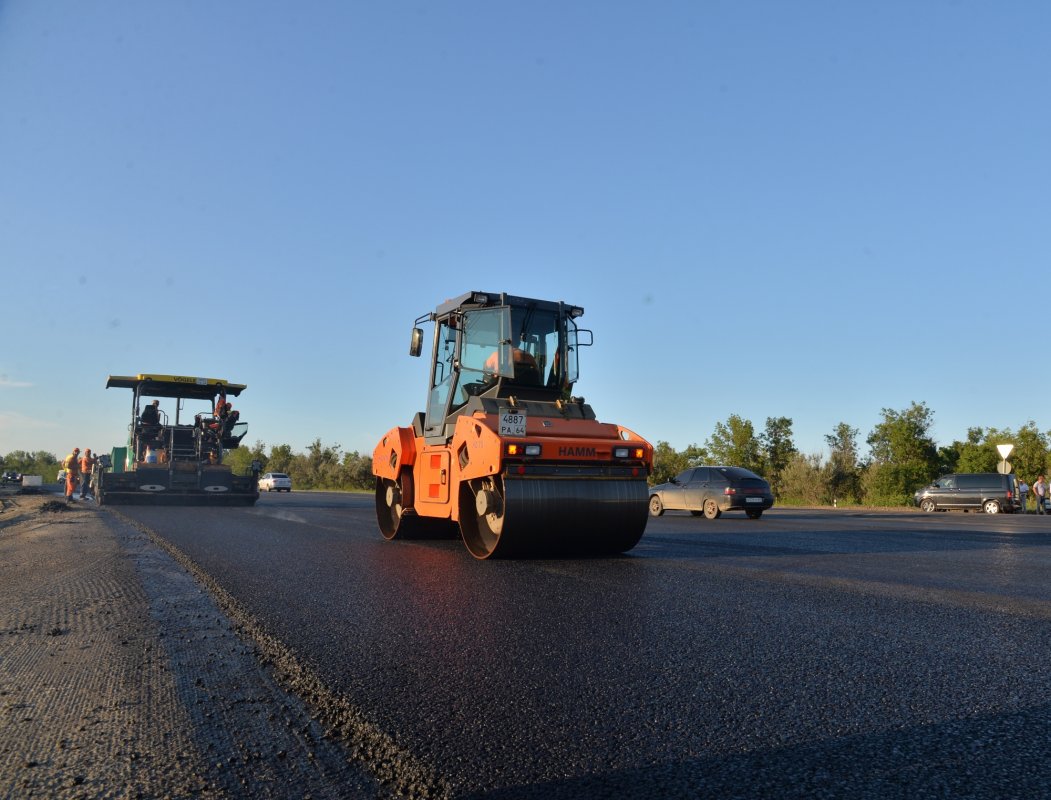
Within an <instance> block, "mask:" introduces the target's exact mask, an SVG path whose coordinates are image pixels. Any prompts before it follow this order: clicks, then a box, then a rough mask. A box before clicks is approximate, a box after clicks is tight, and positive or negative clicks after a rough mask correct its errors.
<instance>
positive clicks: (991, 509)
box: [982, 500, 1000, 514]
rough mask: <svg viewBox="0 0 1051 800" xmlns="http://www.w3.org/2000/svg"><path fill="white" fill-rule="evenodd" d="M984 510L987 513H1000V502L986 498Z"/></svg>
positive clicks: (983, 505)
mask: <svg viewBox="0 0 1051 800" xmlns="http://www.w3.org/2000/svg"><path fill="white" fill-rule="evenodd" d="M982 511H984V512H985V513H986V514H999V513H1000V504H999V503H997V502H996V501H995V500H986V501H985V502H984V503H982Z"/></svg>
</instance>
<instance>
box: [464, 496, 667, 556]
mask: <svg viewBox="0 0 1051 800" xmlns="http://www.w3.org/2000/svg"><path fill="white" fill-rule="evenodd" d="M647 508H648V491H647V486H646V481H645V480H635V479H600V478H591V479H587V478H501V477H498V476H495V477H488V478H484V479H481V480H476V481H470V482H469V483H466V484H464V486H463V487H462V489H461V495H460V532H461V535H462V536H463V540H464V544H465V545H467V549H468V550H470V551H471V554H472V555H473V556H474V557H475V558H479V559H484V558H535V557H542V556H564V555H577V556H594V555H613V554H616V553H624V552H626V551H628V550H630V549H631V548H633V547H634V546H635V545H636V544H638V542H639V539H641V538H642V534H643V532H644V531H645V529H646V520H647V513H648V511H647Z"/></svg>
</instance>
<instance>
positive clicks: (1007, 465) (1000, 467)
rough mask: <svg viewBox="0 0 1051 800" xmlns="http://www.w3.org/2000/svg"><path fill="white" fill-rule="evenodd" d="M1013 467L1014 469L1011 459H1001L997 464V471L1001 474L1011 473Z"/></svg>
mask: <svg viewBox="0 0 1051 800" xmlns="http://www.w3.org/2000/svg"><path fill="white" fill-rule="evenodd" d="M1012 469H1014V466H1013V465H1012V464H1011V462H1010V461H1001V462H1000V463H999V464H997V465H996V471H997V472H999V473H1000V474H1001V475H1010V474H1011V470H1012Z"/></svg>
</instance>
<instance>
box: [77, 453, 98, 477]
mask: <svg viewBox="0 0 1051 800" xmlns="http://www.w3.org/2000/svg"><path fill="white" fill-rule="evenodd" d="M93 466H95V456H81V457H80V471H81V472H82V473H83V474H85V475H87V474H88V473H89V472H91V468H92V467H93Z"/></svg>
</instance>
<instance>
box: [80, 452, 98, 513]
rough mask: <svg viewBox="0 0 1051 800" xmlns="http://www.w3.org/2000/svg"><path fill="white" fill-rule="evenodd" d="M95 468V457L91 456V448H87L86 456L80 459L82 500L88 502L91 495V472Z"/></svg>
mask: <svg viewBox="0 0 1051 800" xmlns="http://www.w3.org/2000/svg"><path fill="white" fill-rule="evenodd" d="M94 468H95V456H93V455H91V448H90V447H85V448H84V454H83V455H82V456H81V457H80V499H81V500H86V499H87V496H88V495H89V494H91V472H92V470H94Z"/></svg>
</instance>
